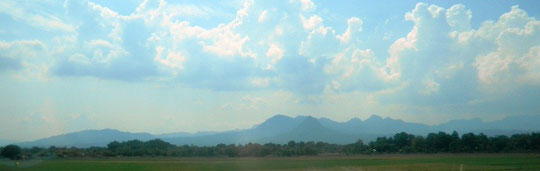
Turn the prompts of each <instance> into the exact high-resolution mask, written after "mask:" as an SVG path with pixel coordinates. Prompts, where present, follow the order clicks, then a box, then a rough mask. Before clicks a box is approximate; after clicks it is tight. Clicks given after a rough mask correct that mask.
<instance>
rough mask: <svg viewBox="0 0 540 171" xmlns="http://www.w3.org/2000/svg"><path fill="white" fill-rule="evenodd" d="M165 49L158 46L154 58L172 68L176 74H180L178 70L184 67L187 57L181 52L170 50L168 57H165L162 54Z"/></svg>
mask: <svg viewBox="0 0 540 171" xmlns="http://www.w3.org/2000/svg"><path fill="white" fill-rule="evenodd" d="M164 50H165V49H164V48H163V47H157V48H156V56H155V57H154V60H155V61H156V62H158V63H159V64H162V65H164V66H165V67H168V68H170V69H171V70H172V73H173V74H174V75H176V74H178V72H180V71H181V70H182V69H184V61H185V60H186V57H185V56H183V55H182V54H181V53H180V52H174V51H168V52H167V57H166V58H165V59H163V58H162V56H163V51H164Z"/></svg>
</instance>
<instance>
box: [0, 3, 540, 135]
mask: <svg viewBox="0 0 540 171" xmlns="http://www.w3.org/2000/svg"><path fill="white" fill-rule="evenodd" d="M539 7H540V4H539V3H538V1H532V0H531V1H497V2H492V3H488V2H486V1H423V2H418V1H377V2H373V1H368V2H365V1H353V0H351V1H339V2H335V1H310V0H285V1H249V0H248V1H241V0H237V1H197V2H194V1H165V0H161V1H146V0H145V1H143V0H126V1H106V0H96V1H91V0H90V1H86V0H82V1H69V0H66V1H54V0H45V1H10V0H8V1H0V22H1V26H0V52H1V53H0V80H2V81H1V82H0V95H1V96H0V139H11V140H32V139H36V138H43V137H48V136H51V135H56V134H61V133H66V132H73V131H80V130H85V129H102V128H115V129H120V130H124V131H131V132H150V133H166V132H177V131H182V132H195V131H208V130H218V131H220V130H230V129H243V128H249V127H251V126H253V125H255V124H257V123H260V122H262V121H264V120H265V119H267V118H269V117H271V116H273V115H275V114H284V115H288V116H296V115H312V116H315V117H327V118H331V119H334V120H337V121H346V120H348V119H351V118H353V117H358V118H361V119H365V118H367V117H369V116H370V115H372V114H377V115H381V116H385V117H386V116H388V117H392V118H398V119H403V120H405V121H410V122H420V123H426V124H438V123H441V122H446V121H448V120H451V119H469V118H476V117H479V118H481V119H483V120H485V121H490V120H497V119H501V118H503V117H507V116H517V115H538V114H540V108H539V107H538V106H540V70H539V69H538V68H537V66H540V21H539V20H537V18H539V15H540V14H539V13H540V9H539Z"/></svg>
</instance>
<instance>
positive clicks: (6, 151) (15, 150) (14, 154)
mask: <svg viewBox="0 0 540 171" xmlns="http://www.w3.org/2000/svg"><path fill="white" fill-rule="evenodd" d="M20 155H21V147H19V146H17V145H7V146H5V147H4V148H3V149H2V156H4V157H6V158H9V159H11V160H15V159H17V158H18V157H20Z"/></svg>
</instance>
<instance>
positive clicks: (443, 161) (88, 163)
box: [0, 154, 540, 171]
mask: <svg viewBox="0 0 540 171" xmlns="http://www.w3.org/2000/svg"><path fill="white" fill-rule="evenodd" d="M1 163H2V164H1V165H0V170H77V171H83V170H460V168H461V167H462V168H463V170H540V154H391V155H361V156H316V157H264V158H108V159H63V160H59V159H56V160H43V161H37V160H35V161H27V162H26V163H23V164H22V166H19V167H18V168H17V167H14V166H8V165H13V163H12V162H11V163H10V162H8V161H5V160H4V161H2V162H1Z"/></svg>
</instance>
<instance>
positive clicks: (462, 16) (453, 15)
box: [446, 4, 472, 31]
mask: <svg viewBox="0 0 540 171" xmlns="http://www.w3.org/2000/svg"><path fill="white" fill-rule="evenodd" d="M471 18H472V12H471V10H466V9H465V6H464V5H461V4H457V5H453V6H452V7H450V9H448V10H447V11H446V20H447V22H448V25H450V26H451V27H453V28H454V30H456V31H466V30H469V29H470V28H471Z"/></svg>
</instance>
